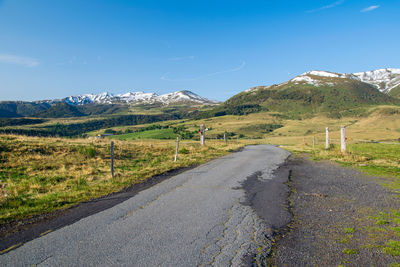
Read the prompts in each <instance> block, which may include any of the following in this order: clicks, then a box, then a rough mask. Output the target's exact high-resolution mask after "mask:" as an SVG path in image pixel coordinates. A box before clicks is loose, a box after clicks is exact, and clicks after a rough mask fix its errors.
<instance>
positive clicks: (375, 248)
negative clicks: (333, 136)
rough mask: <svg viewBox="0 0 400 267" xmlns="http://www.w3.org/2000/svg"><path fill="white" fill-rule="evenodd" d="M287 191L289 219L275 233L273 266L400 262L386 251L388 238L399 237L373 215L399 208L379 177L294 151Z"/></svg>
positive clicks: (374, 264) (378, 264)
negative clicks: (309, 157)
mask: <svg viewBox="0 0 400 267" xmlns="http://www.w3.org/2000/svg"><path fill="white" fill-rule="evenodd" d="M286 167H287V168H290V169H291V176H290V180H289V183H288V184H289V187H290V194H289V196H288V203H289V207H288V208H289V210H290V211H291V212H292V213H293V216H294V218H293V220H292V223H290V224H289V225H287V226H286V228H281V229H280V231H279V232H278V233H277V234H276V236H275V240H276V244H275V249H274V252H273V254H272V255H271V265H272V266H398V265H391V264H395V263H398V262H400V257H399V256H393V255H389V254H385V253H383V251H382V247H383V246H384V245H385V243H386V242H387V241H388V238H393V239H397V240H399V239H400V237H399V235H396V233H395V234H393V233H392V232H390V231H391V230H390V229H393V228H391V227H390V223H389V222H387V223H388V225H383V226H382V225H379V223H378V224H377V222H376V219H373V217H374V216H377V214H378V216H379V214H380V213H381V214H385V213H386V212H387V213H390V212H393V211H394V210H400V209H399V208H400V202H399V200H398V197H397V195H396V194H395V193H393V192H391V191H390V190H388V189H386V188H384V187H383V186H382V185H380V184H379V182H381V181H382V180H380V178H378V177H372V176H367V175H364V174H362V173H361V172H360V171H358V170H354V169H351V168H345V167H341V166H339V165H338V164H335V163H331V162H326V161H325V162H315V161H311V160H308V159H307V158H306V157H305V156H292V157H291V158H290V160H289V161H288V163H287V165H286Z"/></svg>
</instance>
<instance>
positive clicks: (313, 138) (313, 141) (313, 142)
mask: <svg viewBox="0 0 400 267" xmlns="http://www.w3.org/2000/svg"><path fill="white" fill-rule="evenodd" d="M312 147H313V149H314V148H315V135H314V136H313V137H312Z"/></svg>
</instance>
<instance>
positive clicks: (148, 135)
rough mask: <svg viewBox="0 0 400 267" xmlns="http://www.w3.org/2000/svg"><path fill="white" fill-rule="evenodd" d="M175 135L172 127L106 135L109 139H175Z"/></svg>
mask: <svg viewBox="0 0 400 267" xmlns="http://www.w3.org/2000/svg"><path fill="white" fill-rule="evenodd" d="M176 137H177V135H176V134H175V133H174V132H173V129H155V130H149V131H145V132H135V133H128V134H120V135H115V136H110V137H108V138H109V139H118V140H137V139H176Z"/></svg>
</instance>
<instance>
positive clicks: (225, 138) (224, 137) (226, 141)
mask: <svg viewBox="0 0 400 267" xmlns="http://www.w3.org/2000/svg"><path fill="white" fill-rule="evenodd" d="M224 142H225V145H226V144H227V141H226V133H224Z"/></svg>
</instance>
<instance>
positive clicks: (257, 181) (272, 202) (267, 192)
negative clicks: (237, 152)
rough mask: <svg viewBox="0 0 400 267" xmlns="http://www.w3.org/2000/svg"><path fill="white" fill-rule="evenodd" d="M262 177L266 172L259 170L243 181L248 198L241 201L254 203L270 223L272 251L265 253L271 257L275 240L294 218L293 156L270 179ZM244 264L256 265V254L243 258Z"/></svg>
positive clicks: (255, 207) (257, 211)
mask: <svg viewBox="0 0 400 267" xmlns="http://www.w3.org/2000/svg"><path fill="white" fill-rule="evenodd" d="M262 176H263V174H262V173H261V172H260V171H259V172H255V173H254V174H252V175H251V176H249V177H247V179H246V181H245V182H243V184H242V188H243V189H244V190H245V193H246V201H245V202H243V203H242V204H244V205H248V206H251V207H252V208H253V209H254V210H255V211H256V213H257V215H258V216H259V217H260V218H261V219H263V220H264V222H265V223H266V225H268V226H269V228H270V229H268V230H269V231H268V232H269V233H270V235H271V236H272V240H270V242H271V244H272V248H271V249H272V250H271V251H266V252H264V253H265V254H266V255H265V257H270V255H271V254H273V253H274V252H273V251H274V250H275V245H274V244H275V240H274V239H275V238H277V237H278V238H279V237H280V236H282V235H284V233H286V232H288V231H289V229H288V226H289V225H290V224H291V223H292V221H293V214H292V211H291V205H290V203H289V201H290V200H289V199H290V197H291V194H292V189H291V187H290V183H291V181H290V177H291V169H290V158H288V159H287V160H286V161H285V163H284V164H282V165H281V166H279V168H278V169H276V170H275V171H274V172H273V174H272V178H271V179H268V180H266V179H262ZM269 239H271V237H269ZM244 265H246V266H253V265H254V262H253V257H248V258H246V259H244Z"/></svg>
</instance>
